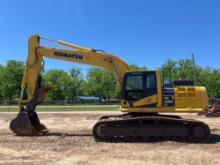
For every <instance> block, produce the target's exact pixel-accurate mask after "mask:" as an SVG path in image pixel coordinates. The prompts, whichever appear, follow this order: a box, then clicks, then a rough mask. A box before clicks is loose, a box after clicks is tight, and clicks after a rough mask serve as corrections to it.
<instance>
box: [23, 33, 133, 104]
mask: <svg viewBox="0 0 220 165" xmlns="http://www.w3.org/2000/svg"><path fill="white" fill-rule="evenodd" d="M40 39H41V37H40V36H38V35H33V36H31V37H30V39H29V41H28V58H27V62H26V67H25V70H24V76H23V81H22V85H21V88H22V90H24V89H25V88H28V100H30V99H32V97H33V96H34V94H35V91H36V88H37V84H38V79H39V75H40V72H41V67H42V66H41V65H42V59H43V57H48V58H52V59H58V60H63V61H69V62H76V63H81V64H87V65H93V66H98V67H101V68H104V69H105V70H108V71H110V72H112V73H113V74H114V75H115V77H116V79H117V80H118V82H119V83H120V84H122V81H123V77H124V74H125V73H126V72H127V71H129V67H128V65H127V64H126V63H125V62H124V61H122V60H121V59H120V58H118V57H116V56H114V55H112V54H108V53H104V52H101V51H98V50H95V49H90V48H84V47H80V46H77V45H73V44H70V43H67V42H64V41H55V42H56V43H57V44H59V45H63V46H65V47H68V48H70V49H55V48H49V47H44V46H41V45H40ZM42 39H44V38H42ZM53 41H54V40H53ZM116 66H117V67H116ZM22 93H23V92H22Z"/></svg>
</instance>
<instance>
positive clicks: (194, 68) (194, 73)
mask: <svg viewBox="0 0 220 165" xmlns="http://www.w3.org/2000/svg"><path fill="white" fill-rule="evenodd" d="M192 62H193V81H194V84H195V85H196V64H195V56H194V54H193V53H192Z"/></svg>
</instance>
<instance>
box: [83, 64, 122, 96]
mask: <svg viewBox="0 0 220 165" xmlns="http://www.w3.org/2000/svg"><path fill="white" fill-rule="evenodd" d="M86 80H87V83H86V85H85V90H86V93H87V94H88V95H94V96H97V97H99V98H100V100H101V99H110V98H113V97H116V96H118V88H117V87H116V84H117V83H116V79H115V77H114V76H113V74H112V73H109V72H107V71H105V70H103V69H99V68H90V69H89V71H88V73H87V78H86Z"/></svg>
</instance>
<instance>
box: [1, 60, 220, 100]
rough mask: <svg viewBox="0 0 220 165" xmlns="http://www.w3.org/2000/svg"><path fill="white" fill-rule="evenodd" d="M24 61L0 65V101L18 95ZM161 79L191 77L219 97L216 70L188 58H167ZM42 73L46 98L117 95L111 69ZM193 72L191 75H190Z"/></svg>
mask: <svg viewBox="0 0 220 165" xmlns="http://www.w3.org/2000/svg"><path fill="white" fill-rule="evenodd" d="M130 68H132V69H134V70H140V69H141V70H147V68H146V67H139V66H137V65H134V64H133V65H130ZM23 69H24V63H22V62H20V61H16V60H9V61H8V62H7V64H6V65H0V80H1V81H0V101H6V100H10V101H12V100H15V99H17V98H19V95H20V85H21V81H22V76H23ZM159 69H160V70H161V77H162V78H161V79H162V80H163V81H169V80H170V79H175V80H194V79H195V84H196V85H202V86H205V87H206V88H207V90H208V94H209V97H211V98H214V97H220V70H218V69H213V68H210V67H205V68H202V67H200V66H197V65H196V66H195V65H194V64H193V61H192V60H191V59H181V60H177V61H175V60H170V59H169V60H167V61H166V62H165V63H164V64H163V65H162V66H161V67H160V68H159ZM42 75H43V84H46V85H49V86H51V87H53V90H51V91H50V92H49V93H48V94H47V95H46V100H72V99H74V98H75V97H76V96H96V97H99V98H100V99H105V100H109V99H111V98H120V87H119V85H118V84H117V83H116V79H115V77H114V76H113V74H112V73H109V72H107V71H105V70H103V69H100V68H94V67H91V68H90V69H89V70H88V72H87V73H86V75H83V73H82V71H81V70H80V69H79V68H76V67H73V68H72V69H71V70H70V71H69V72H67V71H63V70H60V69H52V70H48V71H46V72H45V73H42ZM194 75H195V77H194Z"/></svg>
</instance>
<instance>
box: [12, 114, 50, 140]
mask: <svg viewBox="0 0 220 165" xmlns="http://www.w3.org/2000/svg"><path fill="white" fill-rule="evenodd" d="M10 129H11V130H12V131H13V132H14V133H15V134H16V135H19V136H38V135H44V134H46V133H48V132H49V131H48V129H47V128H46V127H45V126H44V125H43V124H42V123H40V121H39V118H38V116H37V113H36V112H34V113H32V114H31V115H29V114H28V113H27V112H25V111H21V112H19V113H18V115H17V116H16V117H15V118H14V119H13V120H12V121H11V123H10Z"/></svg>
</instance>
